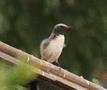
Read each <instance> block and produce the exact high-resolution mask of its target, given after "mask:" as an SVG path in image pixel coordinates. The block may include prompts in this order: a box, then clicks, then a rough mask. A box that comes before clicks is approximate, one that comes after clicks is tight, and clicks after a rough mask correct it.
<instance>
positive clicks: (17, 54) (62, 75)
mask: <svg viewBox="0 0 107 90" xmlns="http://www.w3.org/2000/svg"><path fill="white" fill-rule="evenodd" d="M0 58H2V59H4V60H6V61H8V62H10V63H12V64H17V63H19V62H26V63H28V64H30V65H32V66H34V67H36V68H38V72H35V73H38V74H39V75H40V77H42V78H46V79H48V80H49V81H50V82H51V81H52V82H55V84H57V85H60V86H62V87H64V88H68V89H71V88H73V89H74V90H107V89H105V88H103V87H102V86H99V85H96V84H94V83H92V82H90V81H88V80H86V79H84V78H82V77H80V76H77V75H75V74H73V73H71V72H69V71H67V70H64V69H62V68H60V67H57V66H55V65H53V64H51V63H48V62H46V61H44V60H41V59H39V58H37V57H34V56H33V55H30V54H28V53H26V52H23V51H21V50H19V49H16V48H14V47H12V46H9V45H7V44H5V43H3V42H1V41H0Z"/></svg>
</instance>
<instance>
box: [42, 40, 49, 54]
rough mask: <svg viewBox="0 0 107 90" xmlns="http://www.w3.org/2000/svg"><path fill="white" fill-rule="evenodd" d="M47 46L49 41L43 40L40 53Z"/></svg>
mask: <svg viewBox="0 0 107 90" xmlns="http://www.w3.org/2000/svg"><path fill="white" fill-rule="evenodd" d="M48 45H49V40H48V39H44V40H43V41H42V42H41V45H40V51H41V52H42V51H43V50H44V49H45V48H46V47H47V46H48Z"/></svg>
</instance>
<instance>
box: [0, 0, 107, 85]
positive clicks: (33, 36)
mask: <svg viewBox="0 0 107 90" xmlns="http://www.w3.org/2000/svg"><path fill="white" fill-rule="evenodd" d="M57 23H65V24H67V25H71V26H72V27H73V30H71V31H70V32H69V33H67V34H66V44H67V47H66V48H65V49H64V50H63V53H62V55H61V57H60V58H59V62H60V64H61V65H62V67H63V68H64V69H67V70H69V71H71V72H73V73H75V74H77V75H80V76H83V77H84V78H86V79H88V80H91V81H93V80H94V81H96V80H98V82H100V84H103V85H105V84H107V60H106V59H107V0H0V40H1V41H3V42H5V43H7V44H9V45H11V46H14V47H16V48H19V49H21V50H24V51H26V52H28V53H30V54H33V55H35V56H37V57H38V55H39V45H40V42H41V41H42V40H43V38H46V37H48V36H49V35H50V33H51V31H52V28H53V26H54V25H55V24H57ZM106 87H107V86H106Z"/></svg>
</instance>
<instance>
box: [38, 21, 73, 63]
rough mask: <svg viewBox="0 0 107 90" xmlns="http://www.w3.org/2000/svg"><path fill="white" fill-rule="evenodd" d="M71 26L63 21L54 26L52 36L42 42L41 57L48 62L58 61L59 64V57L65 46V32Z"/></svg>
mask: <svg viewBox="0 0 107 90" xmlns="http://www.w3.org/2000/svg"><path fill="white" fill-rule="evenodd" d="M70 28H71V26H68V25H66V24H63V23H59V24H56V25H55V26H54V27H53V30H52V33H51V34H50V36H49V37H48V38H46V39H44V40H42V42H41V44H40V55H41V59H42V60H45V61H47V62H50V63H53V62H56V63H57V64H59V62H58V59H59V57H60V55H61V53H62V51H63V48H64V47H65V35H64V34H65V33H66V32H67V31H69V29H70Z"/></svg>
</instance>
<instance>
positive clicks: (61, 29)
mask: <svg viewBox="0 0 107 90" xmlns="http://www.w3.org/2000/svg"><path fill="white" fill-rule="evenodd" d="M70 28H71V27H70V26H68V25H66V24H56V25H55V26H54V28H53V33H54V34H56V35H60V34H62V35H64V33H65V32H67V31H68V30H69V29H70Z"/></svg>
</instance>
